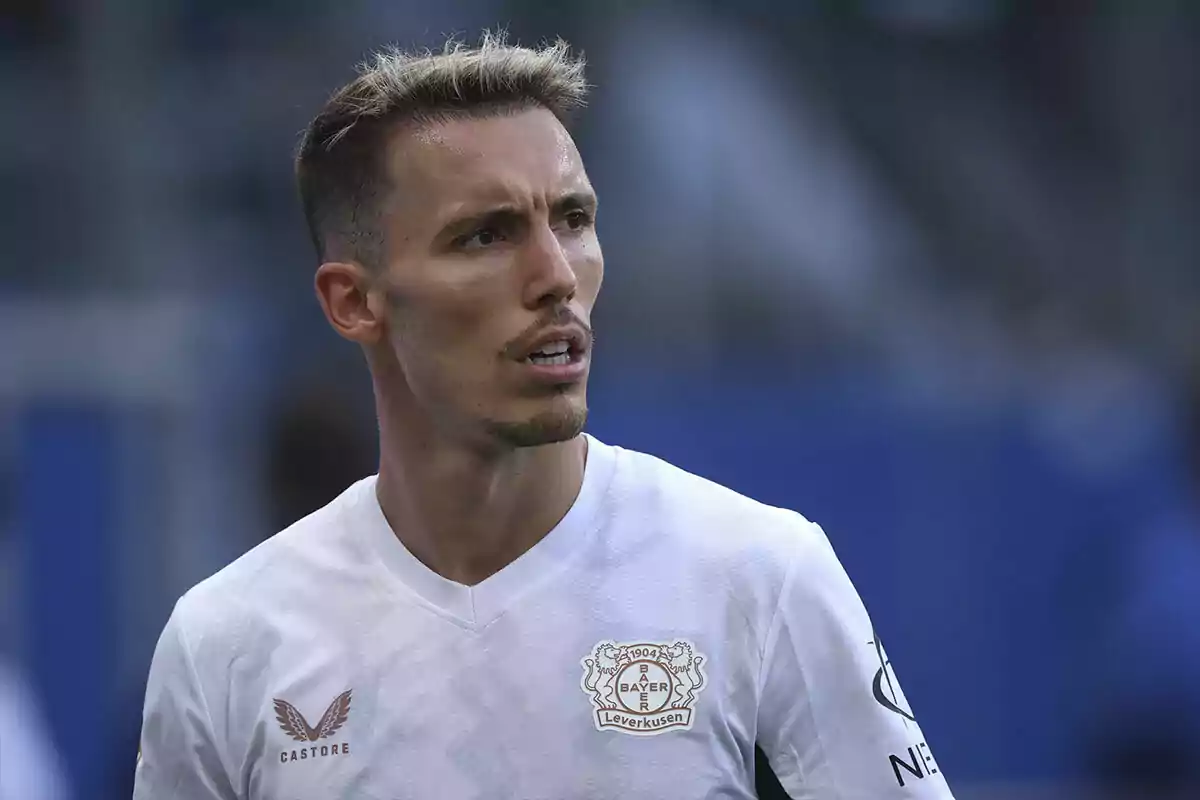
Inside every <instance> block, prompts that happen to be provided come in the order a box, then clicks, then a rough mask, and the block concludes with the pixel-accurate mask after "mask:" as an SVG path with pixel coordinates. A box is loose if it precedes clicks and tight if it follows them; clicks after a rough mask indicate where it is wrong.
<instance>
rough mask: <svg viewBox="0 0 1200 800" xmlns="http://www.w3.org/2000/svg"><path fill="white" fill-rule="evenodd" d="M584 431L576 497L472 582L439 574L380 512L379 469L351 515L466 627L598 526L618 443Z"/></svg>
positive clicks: (484, 618)
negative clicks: (513, 554)
mask: <svg viewBox="0 0 1200 800" xmlns="http://www.w3.org/2000/svg"><path fill="white" fill-rule="evenodd" d="M584 435H585V436H586V437H587V445H588V448H587V461H586V463H585V465H584V471H583V484H582V485H581V486H580V489H579V494H578V495H577V496H576V498H575V502H574V503H572V504H571V508H570V509H568V511H567V513H566V515H565V516H564V517H563V518H562V519H561V520H560V521H559V523H558V524H557V525H555V526H554V528H553V529H552V530H551V531H550V532H549V533H547V534H546V535H545V536H544V537H542V539H541V540H540V541H538V542H537V543H536V544H535V545H533V547H531V548H529V549H528V550H526V551H525V552H524V553H522V554H521V555H520V556H519V557H518V558H517V559H515V560H514V561H512V562H511V563H509V564H508V565H506V566H505V567H504V568H502V569H501V570H500V571H499V572H496V573H495V574H493V575H490V576H489V577H487V578H485V579H484V580H483V581H482V582H480V583H477V584H475V585H474V586H466V585H464V584H461V583H457V582H455V581H452V580H449V579H447V578H444V577H442V576H441V575H439V574H438V573H436V572H434V571H433V570H431V569H430V568H429V567H427V566H425V564H424V563H422V562H421V560H420V559H418V558H417V557H416V556H414V555H413V554H412V553H411V552H410V551H409V549H408V548H407V547H405V546H404V543H403V542H401V541H400V538H399V537H398V536H396V534H395V532H394V531H393V530H392V528H391V525H389V524H388V521H387V519H386V518H385V517H384V515H383V510H382V509H381V508H380V506H379V499H378V497H377V495H376V493H375V484H376V480H377V478H378V476H377V475H374V476H371V477H370V478H367V479H365V480H363V481H360V482H359V485H358V487H357V490H358V492H357V493H358V497H357V498H356V502H355V503H354V506H355V509H354V510H355V512H356V513H354V515H353V516H354V517H355V518H356V519H357V520H358V521H359V524H361V525H362V526H363V527H364V528H365V530H364V531H363V533H364V534H365V535H366V536H367V537H368V538H369V539H370V540H371V542H372V545H373V549H374V550H375V551H376V553H377V554H378V556H379V558H380V561H381V562H382V564H383V566H384V567H385V568H386V569H387V570H388V572H390V573H391V574H392V576H393V577H394V578H396V579H398V580H399V581H400V582H401V583H402V584H404V586H405V587H406V588H407V589H408V590H409V591H410V592H412V593H414V594H416V595H417V596H418V597H419V598H420V599H421V600H423V601H424V602H425V604H426V605H428V606H431V607H432V608H433V610H435V611H436V612H438V613H439V614H440V615H442V616H444V617H448V618H450V619H451V620H453V621H454V622H456V623H458V624H459V625H460V626H462V627H465V628H468V629H480V628H483V627H485V626H487V625H488V624H489V623H491V622H493V621H494V620H496V619H497V618H498V617H499V616H500V615H501V614H503V613H504V612H505V610H507V609H508V608H509V607H510V606H511V605H512V603H513V601H515V600H516V598H517V597H518V596H519V595H522V594H524V593H525V592H527V591H530V590H532V589H534V588H535V587H537V586H539V585H541V584H542V583H544V582H545V581H547V580H549V579H550V578H551V577H552V576H553V575H555V574H557V573H558V572H559V570H561V569H562V568H563V567H564V566H565V565H566V564H567V563H568V562H569V561H570V559H571V557H572V556H574V555H575V554H576V553H578V552H579V551H580V550H581V549H582V548H583V546H584V545H585V544H586V543H587V541H588V540H589V539H590V538H591V536H592V535H593V534H594V533H595V532H596V530H598V528H599V526H600V525H599V523H600V519H601V518H602V513H601V512H602V509H603V505H604V501H605V499H606V496H607V494H608V490H609V485H610V484H611V482H612V477H613V473H614V471H615V469H616V458H617V454H616V448H613V447H609V446H608V445H605V444H603V443H601V442H599V441H597V440H596V439H594V438H593V437H591V436H588V435H587V434H584Z"/></svg>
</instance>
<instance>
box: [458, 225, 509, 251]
mask: <svg viewBox="0 0 1200 800" xmlns="http://www.w3.org/2000/svg"><path fill="white" fill-rule="evenodd" d="M503 238H504V236H503V235H502V234H501V233H500V231H498V230H496V229H495V228H480V229H479V230H477V231H475V232H474V233H471V234H468V235H466V236H463V237H461V238H460V239H459V240H458V246H459V247H462V248H463V249H465V250H477V249H479V248H481V247H490V246H491V245H493V244H495V243H496V242H498V241H500V240H501V239H503Z"/></svg>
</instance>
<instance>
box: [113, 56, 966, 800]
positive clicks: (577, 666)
mask: <svg viewBox="0 0 1200 800" xmlns="http://www.w3.org/2000/svg"><path fill="white" fill-rule="evenodd" d="M585 89H586V85H585V82H584V75H583V64H582V62H581V61H580V60H578V59H576V58H575V57H573V56H572V55H571V54H570V52H569V50H568V49H567V47H566V45H565V44H562V43H559V44H556V45H553V46H549V47H546V48H543V49H525V48H518V47H515V46H509V45H508V44H507V43H506V42H505V41H504V40H503V39H502V38H499V37H485V38H484V40H483V42H482V44H481V45H480V46H479V47H478V48H466V47H463V46H459V45H452V46H448V47H447V48H446V50H445V51H444V52H442V53H438V54H432V55H405V54H401V53H387V54H383V55H379V56H377V57H376V58H375V59H374V61H373V62H371V63H369V64H367V65H366V66H365V67H364V68H363V71H362V73H361V74H360V75H359V76H358V77H357V78H356V79H355V80H354V81H353V82H351V83H350V84H349V85H347V86H346V87H344V88H343V89H341V90H340V91H338V92H337V93H336V94H335V95H334V96H333V97H332V99H330V100H329V102H328V103H327V105H326V106H325V107H324V109H323V110H322V111H321V112H320V114H318V116H317V117H316V119H315V120H314V121H313V122H312V124H311V125H310V127H309V128H308V130H307V132H306V134H305V136H304V139H303V142H302V144H301V147H300V151H299V155H298V157H297V159H296V172H297V176H298V183H299V191H300V197H301V200H302V202H303V206H304V211H305V214H306V217H307V220H308V224H309V227H310V229H311V233H312V238H313V241H314V243H315V245H316V250H317V254H318V257H319V259H318V260H319V267H318V268H317V271H316V280H315V283H316V293H317V296H318V298H319V300H320V303H321V307H322V309H323V310H324V312H325V315H326V318H327V319H328V321H329V323H330V325H332V326H333V328H334V330H335V331H336V332H337V333H338V334H340V335H341V336H343V337H345V338H346V339H349V340H350V341H352V342H355V343H357V344H358V345H360V346H361V348H362V350H363V352H364V354H365V356H366V359H367V363H368V365H369V368H370V374H371V378H372V382H373V386H374V391H375V398H376V406H377V413H378V422H379V437H380V440H379V441H380V463H379V472H378V474H377V475H375V476H372V477H369V478H366V479H364V480H362V481H360V482H358V483H356V484H355V485H353V486H351V487H350V488H349V489H347V490H346V491H345V492H344V493H343V494H342V495H341V496H339V497H338V498H337V499H335V500H333V501H332V502H331V503H330V504H329V505H327V506H325V507H324V508H322V509H321V510H319V511H317V512H315V513H314V514H312V515H310V516H308V517H306V518H305V519H303V520H301V521H299V522H297V523H296V524H294V525H292V526H291V527H289V528H288V529H286V530H284V531H283V532H282V533H279V534H277V535H276V536H274V537H272V538H271V539H269V540H268V541H266V542H265V543H264V544H262V545H260V546H258V547H257V548H255V549H254V550H252V551H251V552H249V553H247V554H246V555H244V556H243V557H241V558H240V559H238V560H237V561H236V562H234V563H233V564H231V565H230V566H228V567H226V568H225V569H223V570H221V571H220V572H219V573H217V574H216V575H214V576H213V577H211V578H209V579H208V580H206V581H204V582H202V583H201V584H199V585H198V586H196V587H195V588H193V589H192V590H191V591H189V592H188V593H187V594H186V595H185V596H184V597H183V598H182V599H181V600H180V601H179V602H178V604H177V605H176V607H175V609H174V612H173V613H172V615H171V617H170V620H169V621H168V622H167V624H166V628H165V630H164V632H163V634H162V637H161V639H160V641H159V643H158V647H157V650H156V652H155V656H154V662H153V665H152V667H151V670H150V677H149V683H148V686H147V693H146V706H145V714H144V723H143V734H142V749H141V756H140V758H139V762H138V766H137V779H136V786H137V788H136V790H135V793H134V796H135V798H136V799H137V800H167V799H168V798H170V800H234V798H239V799H240V800H330V798H348V799H349V800H400V799H401V798H492V799H498V798H512V799H513V800H532V799H534V798H545V799H546V800H562V799H563V798H614V799H615V798H621V799H622V800H632V798H647V800H650V799H651V798H652V799H653V800H664V798H671V799H672V800H676V799H678V800H685V799H686V800H698V799H699V798H715V797H722V798H749V797H753V796H754V792H755V789H754V786H755V776H754V774H753V773H754V768H753V765H754V762H755V751H756V747H758V748H761V751H762V752H763V753H765V754H766V756H767V758H768V759H769V761H770V764H771V766H772V769H773V770H774V772H775V773H776V774H777V776H778V779H779V782H780V783H781V784H782V786H783V787H784V788H785V789H786V791H787V792H788V793H789V794H790V795H791V796H792V797H794V798H814V799H819V800H885V799H886V798H939V799H941V798H949V797H950V792H949V790H948V788H947V786H946V783H945V780H944V778H943V777H942V774H941V772H940V771H939V769H938V767H937V763H936V761H935V760H934V758H933V755H932V754H931V752H930V749H929V747H928V745H927V743H926V742H925V740H924V738H923V736H922V734H921V731H920V728H919V727H918V726H917V723H916V721H915V720H914V719H913V715H912V711H911V709H910V708H909V707H908V705H907V704H906V702H905V700H904V697H903V694H902V693H901V692H900V689H899V687H898V685H897V683H896V678H895V674H894V673H893V671H892V668H891V666H890V664H889V662H888V661H887V659H886V656H885V655H884V653H883V650H882V647H881V646H880V644H879V640H878V638H877V637H876V635H875V633H874V631H873V630H872V626H871V622H870V620H869V619H868V617H867V614H866V611H865V610H864V608H863V606H862V603H861V601H860V600H859V598H858V595H857V594H856V592H855V590H854V588H853V586H852V585H851V583H850V581H849V579H848V578H847V576H846V574H845V572H844V571H843V569H842V567H841V565H840V564H839V562H838V559H837V557H836V556H835V555H834V552H833V550H832V549H831V547H830V544H829V542H828V540H827V539H826V537H825V534H824V533H823V532H822V530H821V529H820V528H819V527H817V526H816V525H814V524H813V523H811V522H809V521H808V520H806V519H804V518H803V517H801V516H800V515H799V514H796V513H794V512H792V511H788V510H783V509H778V508H771V507H767V506H764V505H761V504H759V503H756V502H754V501H753V500H749V499H747V498H745V497H741V496H739V495H737V494H735V493H734V492H732V491H730V490H728V489H725V488H722V487H721V486H717V485H715V484H712V483H710V482H708V481H706V480H704V479H702V478H699V477H695V476H693V475H690V474H687V473H686V472H683V471H681V470H679V469H676V468H674V467H672V466H670V465H668V464H666V463H663V462H662V461H659V460H657V459H655V458H651V457H649V456H646V455H641V454H638V453H635V452H632V451H629V450H624V449H621V448H619V447H614V446H611V445H608V444H604V443H601V442H599V441H597V440H596V439H594V438H592V437H590V436H588V435H587V434H585V433H583V428H584V421H585V418H586V416H587V401H586V384H587V377H588V369H589V364H590V359H591V355H592V348H593V344H594V341H595V340H594V339H593V336H592V330H591V327H590V325H589V317H590V314H591V311H592V306H593V304H594V303H595V301H596V296H597V294H598V293H599V291H600V285H601V280H602V277H603V272H604V262H603V258H602V256H601V251H600V243H599V240H598V238H597V234H596V208H597V201H596V196H595V194H594V192H593V190H592V185H591V183H590V181H589V180H588V176H587V173H586V171H585V170H584V167H583V163H582V161H581V160H580V156H579V153H578V151H577V150H576V148H575V144H574V142H573V141H572V138H571V136H570V134H569V133H568V130H567V127H566V126H567V123H568V120H569V118H570V116H571V112H572V111H574V110H575V109H576V108H578V107H579V106H581V105H582V104H583V102H584V95H585Z"/></svg>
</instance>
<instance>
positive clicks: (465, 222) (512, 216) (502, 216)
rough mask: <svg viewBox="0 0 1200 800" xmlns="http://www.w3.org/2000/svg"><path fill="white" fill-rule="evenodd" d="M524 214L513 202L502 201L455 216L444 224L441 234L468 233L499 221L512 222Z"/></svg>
mask: <svg viewBox="0 0 1200 800" xmlns="http://www.w3.org/2000/svg"><path fill="white" fill-rule="evenodd" d="M521 216H522V212H521V209H520V208H518V207H517V206H516V205H513V204H512V203H500V204H498V205H495V206H491V207H489V208H484V209H481V210H477V211H471V212H468V213H466V214H463V215H461V216H458V217H455V218H453V219H451V220H450V221H448V222H447V223H446V224H445V225H443V226H442V230H441V231H440V233H439V234H438V235H439V236H445V235H447V234H455V233H468V232H470V231H471V230H473V229H475V228H483V227H487V226H488V225H496V224H499V223H511V222H513V221H515V220H517V219H519V218H520V217H521Z"/></svg>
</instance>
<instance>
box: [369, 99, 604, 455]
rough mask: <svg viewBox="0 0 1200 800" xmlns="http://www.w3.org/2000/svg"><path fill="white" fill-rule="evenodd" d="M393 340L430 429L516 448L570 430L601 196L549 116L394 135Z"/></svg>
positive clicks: (388, 224) (582, 387) (587, 347)
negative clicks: (481, 433)
mask: <svg viewBox="0 0 1200 800" xmlns="http://www.w3.org/2000/svg"><path fill="white" fill-rule="evenodd" d="M389 169H390V174H391V177H392V180H393V185H394V186H395V190H394V200H393V201H391V202H390V203H389V205H388V207H387V211H386V213H385V215H384V218H383V226H384V241H385V242H386V245H385V253H386V255H385V261H384V265H383V274H382V276H381V278H382V284H383V286H384V287H385V288H386V290H387V293H388V298H389V302H390V306H391V308H390V315H389V318H390V329H389V333H388V342H387V345H388V347H389V348H390V349H391V351H392V354H393V355H394V357H395V359H396V361H397V363H398V365H399V368H400V371H401V372H402V373H403V375H404V377H405V379H406V381H407V383H408V388H409V390H410V392H411V394H412V397H413V400H414V402H415V403H416V405H417V406H418V407H419V408H420V409H421V410H422V411H423V412H424V414H426V415H428V417H429V418H430V421H431V422H432V423H433V424H435V425H449V426H455V428H457V430H458V431H459V432H461V433H469V434H474V433H476V432H477V431H480V430H482V431H484V432H485V433H486V434H487V435H489V436H491V437H492V438H493V439H499V440H500V441H502V442H504V443H506V444H509V445H515V446H535V445H540V444H548V443H550V442H555V441H562V440H565V439H569V438H572V437H574V436H575V435H577V434H578V433H579V432H580V430H582V428H583V423H584V420H585V419H586V416H587V397H586V389H587V376H588V370H589V366H590V356H591V344H592V337H591V329H590V324H589V320H590V317H591V311H592V306H593V304H594V303H595V301H596V295H597V294H598V292H599V291H600V283H601V280H602V278H603V273H604V259H603V256H602V255H601V252H600V243H599V241H598V240H597V238H596V229H595V224H594V220H595V211H596V199H595V194H594V192H593V190H592V187H591V184H590V183H589V181H588V178H587V174H586V172H585V171H584V168H583V163H582V161H581V160H580V157H579V152H578V151H577V150H576V148H575V144H574V142H573V141H572V140H571V137H570V135H569V134H568V133H567V132H566V130H565V129H564V128H563V127H562V125H561V124H560V123H559V122H558V120H557V119H556V118H555V117H554V115H553V114H551V113H550V112H549V111H546V110H544V109H532V110H525V111H518V112H515V113H513V114H509V115H497V116H490V117H485V118H478V119H471V118H467V119H457V120H451V121H447V122H440V123H431V124H427V125H423V126H421V127H420V128H418V129H416V130H409V131H405V132H402V133H400V134H398V135H397V138H396V140H395V142H394V143H393V146H392V148H391V151H390V154H389Z"/></svg>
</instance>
